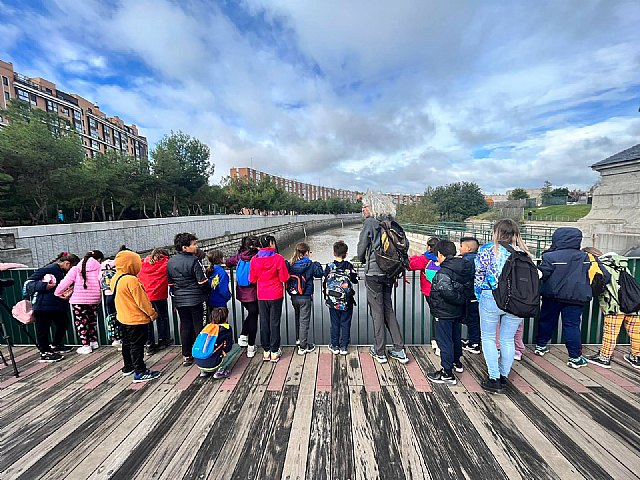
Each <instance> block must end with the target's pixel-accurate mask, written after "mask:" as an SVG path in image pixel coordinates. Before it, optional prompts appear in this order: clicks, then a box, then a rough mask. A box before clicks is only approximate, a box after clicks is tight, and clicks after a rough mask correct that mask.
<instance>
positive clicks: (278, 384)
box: [267, 348, 301, 392]
mask: <svg viewBox="0 0 640 480" xmlns="http://www.w3.org/2000/svg"><path fill="white" fill-rule="evenodd" d="M292 356H296V357H300V356H301V355H298V354H297V353H295V352H294V351H293V350H292V349H290V348H287V349H285V350H284V351H283V352H282V357H281V358H280V361H279V362H278V363H277V365H276V367H275V369H274V370H273V375H272V376H271V380H270V381H269V385H268V386H267V390H269V391H272V392H281V391H282V389H283V388H284V384H285V382H286V380H287V373H288V372H289V365H290V364H291V357H292Z"/></svg>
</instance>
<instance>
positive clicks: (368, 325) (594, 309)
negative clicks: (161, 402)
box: [0, 258, 640, 345]
mask: <svg viewBox="0 0 640 480" xmlns="http://www.w3.org/2000/svg"><path fill="white" fill-rule="evenodd" d="M639 263H640V258H634V259H631V260H630V261H629V268H630V270H631V272H632V274H633V275H634V276H635V278H636V279H637V280H640V268H638V264H639ZM32 272H33V270H27V269H21V270H10V271H7V272H1V273H0V278H13V279H14V281H15V285H14V286H13V287H11V288H6V289H5V290H4V292H2V293H3V298H4V300H5V301H6V302H7V303H8V304H9V306H12V305H14V304H15V303H16V302H17V301H18V300H20V299H21V297H22V294H21V288H22V284H23V283H24V281H25V280H26V279H27V277H28V276H29V275H30V274H31V273H32ZM359 273H360V277H361V278H363V272H362V270H359ZM233 274H234V272H233V270H231V271H230V276H231V282H232V284H233V283H234V278H233ZM315 282H316V283H315V287H316V288H315V293H314V302H313V312H312V322H311V327H310V341H312V342H314V343H317V344H319V345H326V344H328V343H329V327H330V320H329V312H328V307H326V306H325V305H324V301H323V300H322V298H321V284H320V280H319V279H316V281H315ZM355 289H356V297H355V298H356V303H357V304H356V306H355V307H354V312H353V321H352V323H351V343H352V344H358V345H366V344H371V343H373V330H372V322H371V319H370V317H369V312H368V309H367V303H366V287H365V285H364V280H361V281H360V283H359V284H357V285H355ZM393 300H394V304H395V311H396V316H397V318H398V322H399V324H400V329H401V331H402V334H403V336H404V339H405V342H406V343H407V344H428V343H430V342H431V340H432V338H433V335H434V329H433V318H432V316H431V313H430V311H429V305H428V304H427V302H426V301H425V298H424V296H423V295H422V294H421V293H420V278H419V272H417V271H416V272H408V274H407V282H404V281H400V282H399V284H398V286H397V287H396V288H395V289H394V295H393ZM169 302H171V299H169ZM169 305H170V307H171V303H169ZM229 310H230V318H229V323H230V324H231V325H232V326H233V331H234V334H235V335H236V336H237V335H238V334H239V332H240V330H241V329H242V322H243V321H244V310H243V309H242V307H241V304H240V302H238V301H237V300H236V298H235V292H232V299H231V305H230V308H229ZM2 315H3V316H4V319H5V324H6V325H7V327H8V333H9V335H10V336H11V338H12V339H13V342H14V343H15V344H28V343H30V342H29V339H28V337H26V336H25V335H24V334H23V332H22V331H21V330H20V329H19V324H18V323H17V321H16V320H14V319H13V318H8V316H7V315H6V313H5V312H2ZM69 315H70V312H69ZM104 317H105V316H104V311H103V309H102V308H101V309H99V322H98V326H99V329H98V330H99V332H98V335H99V341H100V344H103V345H104V344H107V343H108V341H107V333H106V328H105V322H104ZM170 318H171V322H170V328H171V333H172V334H173V338H175V340H176V343H177V344H179V343H180V334H179V328H178V318H177V315H176V314H175V312H174V311H173V309H172V308H170ZM69 327H71V320H69ZM27 328H28V329H29V330H30V332H31V334H32V335H33V336H34V338H35V331H34V326H33V325H29V326H28V327H27ZM536 329H537V319H525V320H524V341H525V343H532V342H533V341H534V339H535V336H534V335H535V332H536ZM280 333H281V335H282V342H283V344H285V345H293V344H295V341H296V331H295V319H294V313H293V309H292V307H291V304H290V302H289V301H288V299H286V298H285V302H284V306H283V316H282V321H281V326H280ZM258 337H259V336H258ZM560 339H561V326H560V325H559V326H558V330H557V332H556V334H555V335H554V337H553V339H552V342H553V343H559V341H560ZM258 340H259V338H258ZM601 340H602V314H601V313H600V309H599V308H598V305H597V302H592V303H591V304H589V305H587V306H585V309H584V313H583V316H582V341H583V343H600V342H601ZM65 342H66V343H68V344H72V345H73V344H78V339H77V336H76V333H75V331H73V329H72V328H69V329H68V331H67V336H66V339H65ZM619 342H620V343H628V342H629V339H628V337H627V335H626V333H624V332H623V333H621V335H620V338H619Z"/></svg>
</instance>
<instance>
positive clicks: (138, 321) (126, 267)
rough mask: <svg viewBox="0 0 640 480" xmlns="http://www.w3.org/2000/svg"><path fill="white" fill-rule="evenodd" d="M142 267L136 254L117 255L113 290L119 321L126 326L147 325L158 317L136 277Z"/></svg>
mask: <svg viewBox="0 0 640 480" xmlns="http://www.w3.org/2000/svg"><path fill="white" fill-rule="evenodd" d="M141 266H142V261H141V260H140V255H138V254H137V253H135V252H131V251H129V250H125V251H122V252H120V253H118V255H116V274H115V275H114V276H113V278H112V279H111V288H112V290H114V293H115V297H116V298H115V302H116V312H117V318H118V321H119V322H120V323H122V324H124V325H146V324H147V323H149V322H151V321H152V320H155V319H156V317H157V316H158V314H157V313H156V311H155V310H154V308H153V306H152V305H151V302H150V301H149V297H148V296H147V292H145V290H144V287H143V286H142V283H141V282H140V280H138V277H136V275H137V274H138V273H139V272H140V268H141Z"/></svg>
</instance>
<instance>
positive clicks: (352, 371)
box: [347, 347, 364, 385]
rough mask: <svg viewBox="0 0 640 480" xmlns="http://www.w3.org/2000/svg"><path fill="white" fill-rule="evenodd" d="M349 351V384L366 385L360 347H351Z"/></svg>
mask: <svg viewBox="0 0 640 480" xmlns="http://www.w3.org/2000/svg"><path fill="white" fill-rule="evenodd" d="M347 352H348V353H347V383H348V384H349V385H364V380H363V378H362V369H361V368H360V356H359V355H358V348H357V347H349V348H348V349H347Z"/></svg>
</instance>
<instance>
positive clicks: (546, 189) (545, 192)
mask: <svg viewBox="0 0 640 480" xmlns="http://www.w3.org/2000/svg"><path fill="white" fill-rule="evenodd" d="M551 185H552V183H551V182H550V181H549V180H545V181H544V186H543V187H542V195H541V198H542V203H543V204H544V203H546V202H548V201H549V199H550V198H551V190H552V189H551Z"/></svg>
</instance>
